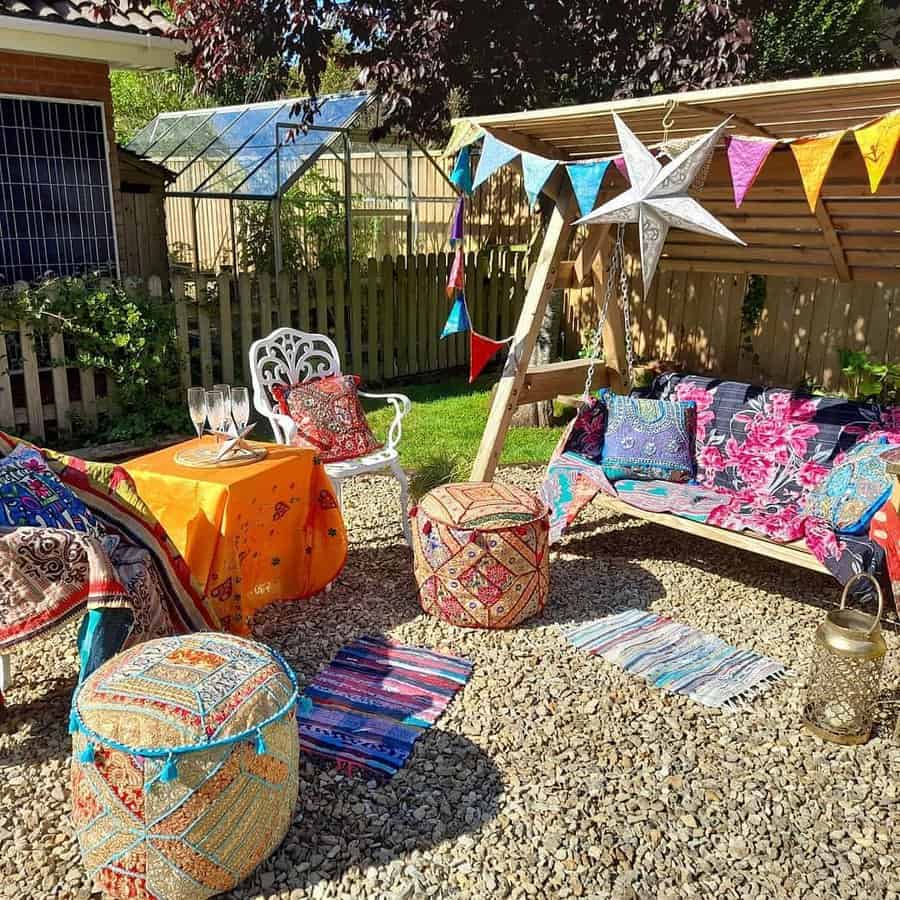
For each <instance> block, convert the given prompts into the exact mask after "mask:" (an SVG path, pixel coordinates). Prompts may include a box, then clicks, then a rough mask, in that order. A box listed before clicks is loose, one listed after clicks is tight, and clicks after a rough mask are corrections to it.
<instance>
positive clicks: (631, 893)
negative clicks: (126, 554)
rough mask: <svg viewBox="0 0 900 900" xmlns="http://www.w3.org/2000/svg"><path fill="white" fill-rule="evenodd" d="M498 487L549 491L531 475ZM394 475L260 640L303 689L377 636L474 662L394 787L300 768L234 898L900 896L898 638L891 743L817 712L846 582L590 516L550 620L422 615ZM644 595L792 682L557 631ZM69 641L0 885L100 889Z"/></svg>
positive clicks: (265, 626) (0, 763)
mask: <svg viewBox="0 0 900 900" xmlns="http://www.w3.org/2000/svg"><path fill="white" fill-rule="evenodd" d="M501 477H502V478H504V479H508V480H513V481H516V482H517V483H521V484H525V485H529V486H533V485H534V484H536V483H537V480H538V478H539V473H538V472H537V471H536V470H534V469H524V468H515V469H505V470H503V472H502V474H501ZM394 487H395V485H394V483H393V482H392V481H390V480H387V479H379V478H372V479H369V480H361V479H357V480H356V481H354V482H352V483H351V484H350V485H349V486H348V487H347V489H346V492H345V496H346V502H347V511H348V524H349V527H350V530H351V537H352V547H351V552H350V558H349V562H348V565H347V568H346V569H345V571H344V573H343V574H342V576H341V578H340V579H339V582H338V584H337V585H336V586H335V588H334V590H333V591H332V593H331V594H329V595H327V596H325V597H322V598H319V599H316V600H313V601H308V602H305V603H300V604H286V605H283V606H276V607H272V608H270V610H268V611H267V613H266V614H265V615H264V617H263V621H262V622H261V623H259V625H258V627H257V634H258V636H259V637H260V639H262V640H263V641H266V642H268V643H270V644H272V645H273V646H275V647H277V648H278V649H279V650H281V652H282V653H284V654H285V655H286V657H287V659H288V660H289V661H290V662H291V663H292V664H293V665H294V666H295V667H296V669H297V671H298V674H299V676H300V680H301V683H304V682H306V681H308V680H309V679H310V678H312V676H313V675H314V673H315V672H316V671H317V670H318V669H319V667H320V666H322V665H323V664H325V663H326V662H327V661H328V660H329V659H330V658H331V656H332V655H333V654H334V652H335V651H336V650H337V649H338V648H339V647H340V646H341V645H342V644H344V643H346V642H348V641H350V640H352V639H353V638H354V637H356V636H357V635H359V634H362V633H365V632H381V633H385V634H390V635H391V636H392V637H394V638H397V639H399V640H401V641H405V642H408V643H413V644H421V645H424V646H429V647H435V648H441V649H446V650H448V651H450V652H454V653H458V654H460V655H462V656H466V657H468V658H469V659H471V660H472V661H473V662H474V663H475V672H474V675H473V677H472V680H471V681H470V683H469V684H468V685H467V686H466V688H465V689H464V690H463V691H462V692H461V694H460V695H459V696H458V697H457V699H456V700H455V701H454V702H453V703H452V704H451V706H450V707H449V709H448V710H447V712H446V713H445V714H444V716H443V717H442V718H441V719H440V720H439V722H438V724H437V725H436V726H435V727H434V728H432V729H431V730H430V731H428V732H427V733H426V734H425V736H424V737H423V738H422V739H421V740H420V741H419V743H418V744H417V747H416V750H415V752H414V754H413V756H412V758H411V760H410V762H409V764H408V765H407V766H406V768H405V769H404V770H403V771H401V772H400V773H399V774H398V775H397V776H396V777H395V778H394V779H393V780H391V781H389V782H387V783H386V784H381V785H378V784H376V783H375V782H366V781H364V780H362V779H361V778H358V777H357V778H346V777H344V776H341V775H338V774H336V773H335V772H334V771H333V770H325V769H321V768H317V767H313V766H311V765H308V764H301V786H300V801H299V804H298V807H297V812H296V818H295V822H294V825H293V827H292V829H291V831H290V833H289V834H288V836H287V838H286V839H285V842H284V843H283V844H282V846H281V847H280V848H279V850H278V851H277V852H276V853H275V855H274V856H273V857H272V858H271V859H270V860H268V861H267V862H266V863H265V864H264V865H263V866H262V867H261V868H260V869H259V870H257V872H256V873H255V874H254V875H253V877H252V878H251V879H250V880H249V881H248V882H247V883H245V884H244V885H242V886H241V887H240V888H238V889H237V890H236V891H235V892H233V894H232V895H229V896H232V897H235V898H249V897H254V898H256V897H265V898H282V900H303V898H327V897H360V898H362V897H366V898H391V900H393V898H397V900H400V898H404V900H405V898H417V897H426V896H427V897H436V898H445V897H446V898H470V897H471V898H479V900H480V898H504V897H511V898H512V897H538V898H545V897H546V898H556V897H560V898H562V897H585V898H591V897H593V898H607V897H609V898H680V897H716V898H725V897H741V898H756V897H759V898H781V897H791V898H801V897H802V898H806V897H823V898H824V897H829V898H831V897H841V898H844V897H847V898H850V897H854V898H856V897H863V898H895V900H896V898H900V874H898V873H900V846H898V844H897V841H896V839H897V835H898V834H900V803H898V802H897V801H898V795H900V787H898V785H900V779H898V771H900V746H898V745H897V744H895V743H894V742H893V741H892V739H891V730H892V729H893V726H894V722H895V720H896V718H897V713H898V708H900V706H898V705H900V653H898V652H897V651H898V650H900V639H898V633H897V632H896V631H894V632H892V633H889V634H887V636H886V637H887V641H888V644H889V647H890V648H891V649H892V650H893V653H889V655H888V663H887V667H886V673H885V675H886V677H885V690H884V692H883V699H884V703H883V704H882V706H881V715H880V721H879V726H878V730H877V733H876V735H875V737H874V738H873V739H872V740H871V741H870V742H869V743H868V744H867V745H865V746H864V747H861V748H855V749H853V748H840V747H835V746H831V745H825V744H823V743H820V742H819V741H817V740H816V739H814V738H812V737H810V736H808V735H806V734H805V733H804V732H803V731H802V730H801V729H800V727H799V725H798V720H799V716H800V709H801V705H802V698H803V695H804V678H805V674H806V668H807V666H806V658H807V651H808V647H809V646H810V642H811V638H812V634H813V632H814V629H815V627H816V625H817V624H818V622H819V621H820V620H821V619H822V616H823V615H824V611H825V609H826V608H827V607H829V606H830V605H832V604H834V603H835V602H836V600H837V598H838V591H837V589H836V586H835V584H834V583H833V582H832V581H830V580H829V579H827V578H825V577H823V576H818V575H814V574H811V573H809V572H806V571H802V570H800V569H794V568H790V567H787V566H784V565H781V564H778V563H775V562H769V561H767V560H765V559H763V558H761V557H758V556H753V555H750V554H747V553H743V552H740V551H736V550H730V549H728V548H725V547H722V546H720V545H716V544H712V543H709V542H706V541H703V540H700V539H693V538H689V537H687V536H684V535H680V534H678V533H677V532H674V531H671V530H668V529H662V528H658V527H656V526H653V525H649V524H645V523H641V522H639V521H638V520H634V519H629V518H625V517H621V516H618V515H614V514H611V513H608V512H604V511H602V510H600V508H599V507H595V508H592V509H590V510H588V511H586V512H585V513H584V514H582V517H581V519H580V521H579V523H577V524H576V526H575V527H574V528H573V530H572V532H571V533H570V534H569V536H568V537H567V538H566V539H565V541H564V542H563V544H562V545H561V548H560V553H559V555H558V557H557V558H555V559H554V562H553V567H552V572H551V599H550V603H549V605H548V608H547V610H546V612H545V614H544V616H543V617H542V618H540V619H539V620H535V621H533V622H531V623H528V624H527V625H525V626H524V627H520V628H518V629H515V630H513V631H509V632H476V631H466V630H457V629H453V628H451V627H450V626H447V625H444V624H443V623H440V622H437V621H435V620H433V619H430V618H426V617H425V616H423V615H421V614H420V612H419V609H418V606H417V604H416V600H415V595H414V584H413V581H412V576H411V565H410V555H409V551H408V550H407V549H405V547H404V546H402V543H401V537H400V533H399V527H398V523H397V522H396V516H395V513H394V509H395V508H396V500H394V499H393V498H394ZM623 605H632V606H633V605H648V606H650V607H651V608H653V609H655V610H660V611H665V612H667V613H671V614H672V615H674V616H675V617H676V618H678V619H680V620H682V621H684V622H688V623H690V624H692V625H695V626H697V627H699V628H702V629H705V630H707V631H710V632H713V633H715V634H717V635H719V636H720V637H722V638H724V639H726V640H729V641H732V642H734V643H736V644H740V645H743V646H750V647H753V648H754V649H756V650H759V651H761V652H763V653H766V654H769V655H772V656H775V657H778V658H779V659H782V660H784V661H786V662H787V663H788V664H789V665H791V666H793V667H794V668H795V669H796V671H797V672H798V675H797V676H796V677H795V678H792V679H790V680H788V681H786V682H783V683H782V684H780V685H779V686H777V687H775V688H774V689H773V690H772V691H770V692H769V693H767V694H765V695H764V696H763V697H761V698H759V699H758V700H757V701H756V702H755V703H754V704H753V705H752V706H750V707H748V708H746V709H744V710H743V711H741V712H739V713H719V712H717V711H711V710H707V709H705V708H704V707H701V706H699V705H697V704H695V703H692V702H691V701H689V700H687V699H684V698H679V697H675V696H673V695H671V694H666V693H662V692H660V691H657V690H653V689H650V688H649V687H647V686H646V685H645V684H644V683H643V682H642V681H640V680H638V679H636V678H631V677H629V676H627V675H625V674H624V673H623V672H622V671H620V670H619V669H618V668H616V667H614V666H612V665H609V664H607V663H604V662H603V661H601V660H598V659H595V658H591V657H589V656H587V655H586V654H583V653H579V652H577V651H575V650H574V649H573V648H571V647H570V646H569V645H568V644H567V643H566V642H565V640H564V639H563V638H562V637H561V636H560V634H559V629H558V626H559V625H560V624H568V623H573V622H582V621H585V620H587V619H591V618H595V617H597V616H600V615H603V614H604V613H607V612H609V611H611V610H613V609H616V608H619V607H621V606H623ZM73 632H74V628H73V627H69V628H67V629H65V630H64V631H61V632H59V633H58V634H56V635H54V636H51V637H48V638H47V639H45V640H43V641H41V642H39V643H35V644H33V645H31V646H30V647H28V648H27V649H26V650H25V651H23V652H21V653H19V654H16V656H15V657H14V660H13V664H14V668H15V671H16V684H15V687H14V688H13V689H12V690H11V691H10V694H9V704H10V709H9V711H8V712H7V714H6V716H5V718H0V847H2V848H3V852H2V855H0V897H15V898H32V897H33V898H44V897H47V898H49V897H77V898H88V897H90V896H91V894H90V889H89V887H88V886H87V884H86V883H85V880H84V876H83V874H82V871H81V868H80V865H79V863H78V855H77V848H76V845H75V842H74V839H73V838H72V835H71V830H70V827H69V824H68V818H67V816H68V773H67V766H68V759H67V755H68V752H69V737H68V734H67V731H66V723H67V710H68V702H69V697H70V695H71V691H72V689H73V686H74V673H75V671H76V658H75V649H74V643H73Z"/></svg>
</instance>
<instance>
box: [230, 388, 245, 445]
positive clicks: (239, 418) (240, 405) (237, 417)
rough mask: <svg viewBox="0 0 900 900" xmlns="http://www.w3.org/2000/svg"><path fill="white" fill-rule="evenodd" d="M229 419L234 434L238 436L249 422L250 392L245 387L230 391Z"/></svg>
mask: <svg viewBox="0 0 900 900" xmlns="http://www.w3.org/2000/svg"><path fill="white" fill-rule="evenodd" d="M231 417H232V418H233V419H234V427H235V429H236V434H240V433H241V432H242V431H243V430H244V429H245V428H246V427H247V423H248V422H249V421H250V392H249V391H248V390H247V388H245V387H233V388H232V389H231Z"/></svg>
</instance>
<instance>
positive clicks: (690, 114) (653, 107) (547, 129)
mask: <svg viewBox="0 0 900 900" xmlns="http://www.w3.org/2000/svg"><path fill="white" fill-rule="evenodd" d="M670 102H675V103H676V104H677V106H676V107H675V109H674V112H673V113H672V119H673V120H674V125H673V126H672V128H671V129H670V130H669V138H670V139H671V138H680V137H694V136H696V135H699V134H702V133H704V132H706V131H708V130H709V129H710V128H711V127H712V126H713V125H715V124H717V123H719V122H721V121H722V120H723V119H724V118H726V117H727V116H733V117H734V118H733V119H732V121H731V123H730V125H729V129H730V131H732V132H733V133H735V134H744V135H756V136H769V137H775V138H797V137H803V136H806V135H809V134H817V133H819V132H823V131H835V130H838V129H841V128H849V127H851V126H853V125H858V124H860V123H862V122H865V121H867V120H869V119H874V118H877V117H878V116H880V115H883V114H884V113H886V112H889V111H891V110H893V109H897V108H898V107H900V69H884V70H880V71H875V72H854V73H852V74H849V75H831V76H826V77H822V78H797V79H791V80H787V81H771V82H765V83H762V84H748V85H741V86H738V87H728V88H715V89H712V90H705V91H689V92H684V93H678V94H657V95H654V96H652V97H639V98H636V99H633V100H612V101H609V102H604V103H588V104H583V105H580V106H568V107H560V108H558V109H540V110H530V111H527V112H519V113H499V114H496V115H484V116H469V117H467V120H468V121H470V122H472V123H473V124H475V125H478V126H480V127H482V128H486V129H487V130H489V131H491V132H493V133H494V134H495V135H496V136H497V137H499V138H501V139H503V140H506V141H508V142H509V143H511V144H514V145H516V146H519V147H520V148H521V149H523V150H532V151H533V152H536V153H543V154H544V155H546V156H551V157H554V158H557V159H586V158H591V157H598V156H610V155H615V154H617V153H618V152H619V142H618V139H617V137H616V131H615V127H614V125H613V120H612V116H611V113H612V112H616V113H618V114H619V115H620V116H621V117H622V118H623V119H624V120H625V121H626V122H627V123H628V125H629V127H630V128H631V129H632V130H633V131H634V132H635V134H637V135H638V137H639V138H641V140H642V141H643V142H644V143H645V144H650V145H652V144H655V143H658V142H660V141H661V140H662V139H663V128H662V120H663V115H664V114H665V111H666V108H667V106H668V105H669V104H670Z"/></svg>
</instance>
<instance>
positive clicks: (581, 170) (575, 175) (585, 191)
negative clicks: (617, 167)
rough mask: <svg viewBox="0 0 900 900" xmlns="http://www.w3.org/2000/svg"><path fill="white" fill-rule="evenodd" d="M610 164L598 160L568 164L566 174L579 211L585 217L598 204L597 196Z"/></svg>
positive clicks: (607, 161)
mask: <svg viewBox="0 0 900 900" xmlns="http://www.w3.org/2000/svg"><path fill="white" fill-rule="evenodd" d="M609 163H610V161H609V160H608V159H597V160H592V161H591V162H577V163H567V164H566V172H568V175H569V181H570V182H571V183H572V190H573V191H574V193H575V199H576V200H577V201H578V209H579V210H581V214H582V215H583V216H586V215H587V214H588V213H589V212H591V211H592V210H593V208H594V204H595V203H596V202H597V195H598V194H599V193H600V187H601V186H602V184H603V179H604V178H605V177H606V170H607V169H608V168H609Z"/></svg>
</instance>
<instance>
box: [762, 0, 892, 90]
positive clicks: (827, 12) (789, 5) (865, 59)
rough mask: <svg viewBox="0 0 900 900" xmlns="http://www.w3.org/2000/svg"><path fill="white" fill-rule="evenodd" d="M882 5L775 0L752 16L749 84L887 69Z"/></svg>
mask: <svg viewBox="0 0 900 900" xmlns="http://www.w3.org/2000/svg"><path fill="white" fill-rule="evenodd" d="M882 31H883V11H882V4H881V2H880V0H776V2H775V3H769V4H766V8H765V9H764V10H761V11H760V12H759V13H758V14H757V15H756V16H754V17H753V43H752V45H751V63H750V70H749V76H750V78H749V80H751V81H757V80H760V81H762V80H765V79H772V78H788V77H793V76H801V75H824V74H827V73H830V72H847V71H854V70H859V69H866V68H870V67H872V66H877V65H884V63H885V52H884V50H883V49H882V48H881V46H880V42H881V39H882Z"/></svg>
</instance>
